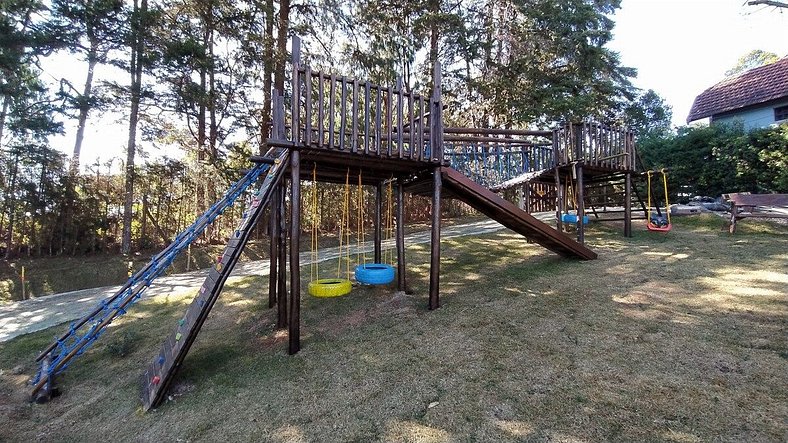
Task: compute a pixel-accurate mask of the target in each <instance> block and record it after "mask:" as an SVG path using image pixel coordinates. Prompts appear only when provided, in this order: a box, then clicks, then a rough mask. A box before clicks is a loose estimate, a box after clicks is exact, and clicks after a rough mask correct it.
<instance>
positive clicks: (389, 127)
mask: <svg viewBox="0 0 788 443" xmlns="http://www.w3.org/2000/svg"><path fill="white" fill-rule="evenodd" d="M392 100H393V98H392V96H391V87H390V86H387V87H386V133H387V137H386V156H387V157H391V145H392V131H393V130H394V115H393V109H394V104H393V103H392Z"/></svg>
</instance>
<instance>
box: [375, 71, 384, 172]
mask: <svg viewBox="0 0 788 443" xmlns="http://www.w3.org/2000/svg"><path fill="white" fill-rule="evenodd" d="M380 94H381V88H380V86H375V152H377V154H378V157H380V156H382V155H383V147H382V145H381V139H382V135H383V134H382V127H381V116H380V111H381V103H380Z"/></svg>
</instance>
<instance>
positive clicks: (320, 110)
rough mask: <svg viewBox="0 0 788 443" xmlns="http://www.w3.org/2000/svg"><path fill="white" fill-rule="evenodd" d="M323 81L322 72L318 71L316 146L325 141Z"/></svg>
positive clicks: (320, 145) (321, 144)
mask: <svg viewBox="0 0 788 443" xmlns="http://www.w3.org/2000/svg"><path fill="white" fill-rule="evenodd" d="M323 83H324V81H323V73H322V72H319V73H318V76H317V99H318V104H317V138H318V142H317V147H318V148H323V147H324V146H325V143H326V139H325V135H326V131H325V125H324V123H325V117H326V116H325V104H324V103H325V100H326V95H325V91H324V87H323Z"/></svg>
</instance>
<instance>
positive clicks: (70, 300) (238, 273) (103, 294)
mask: <svg viewBox="0 0 788 443" xmlns="http://www.w3.org/2000/svg"><path fill="white" fill-rule="evenodd" d="M533 215H534V216H535V217H537V218H539V219H541V220H543V221H549V220H552V219H553V217H555V215H554V213H540V214H533ZM501 229H503V226H501V225H500V224H499V223H497V222H495V221H492V220H485V221H480V222H474V223H466V224H462V225H456V226H448V227H445V228H443V229H442V232H441V238H442V239H447V238H452V237H461V236H467V235H481V234H487V233H491V232H496V231H499V230H501ZM429 241H430V232H429V231H424V232H416V233H413V234H410V235H407V236H406V237H405V244H406V245H414V244H419V243H429ZM394 247H395V245H394V241H393V240H392V241H388V242H383V249H384V250H385V249H391V248H394ZM372 250H373V244H372V242H366V243H364V244H362V246H361V251H362V252H366V253H371V252H372ZM318 252H319V253H318V259H317V262H323V261H327V260H336V258H337V256H338V255H339V250H338V248H327V249H322V250H320V251H318ZM355 253H356V249H355V246H352V247H351V255H352V254H355ZM311 263H312V257H311V253H310V252H302V253H301V264H302V265H309V264H311ZM207 273H208V270H207V269H203V270H200V271H194V272H189V273H185V274H175V275H170V276H163V277H160V278H158V279H157V280H156V281H155V282H154V284H153V285H151V287H150V288H148V289H147V290H146V291H145V293H144V294H145V296H144V298H148V297H156V296H161V295H167V294H177V293H182V292H185V291H188V290H196V289H198V288H199V287H200V285H202V283H203V281H204V280H205V276H206V275H207ZM230 275H231V276H230V278H229V279H228V282H230V281H233V280H237V279H239V278H242V277H247V276H251V275H268V260H258V261H253V262H247V263H239V264H237V265H236V266H235V269H233V272H232V274H230ZM120 287H121V286H106V287H102V288H92V289H82V290H79V291H71V292H64V293H61V294H55V295H48V296H45V297H39V298H35V299H31V300H24V301H20V302H15V303H11V304H9V305H3V306H0V342H5V341H8V340H10V339H12V338H14V337H17V336H19V335H23V334H29V333H31V332H35V331H40V330H42V329H46V328H48V327H50V326H54V325H58V324H60V323H64V322H68V321H72V320H76V319H79V318H81V317H82V316H83V315H85V314H86V313H88V312H90V311H91V310H92V309H93V308H94V307H96V306H97V305H98V303H99V302H100V301H101V300H103V299H105V298H107V297H110V296H111V295H113V294H114V293H115V292H117V291H118V289H120Z"/></svg>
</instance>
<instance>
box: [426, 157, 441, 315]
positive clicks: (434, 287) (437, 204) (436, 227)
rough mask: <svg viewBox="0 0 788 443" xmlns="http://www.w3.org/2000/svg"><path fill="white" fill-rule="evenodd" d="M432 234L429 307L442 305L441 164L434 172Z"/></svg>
mask: <svg viewBox="0 0 788 443" xmlns="http://www.w3.org/2000/svg"><path fill="white" fill-rule="evenodd" d="M432 175H433V187H432V235H431V238H430V302H429V309H430V310H433V309H438V308H439V307H440V298H439V295H438V291H439V285H440V267H441V188H442V186H443V183H442V179H441V168H440V166H437V167H435V169H434V170H433V172H432Z"/></svg>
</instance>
